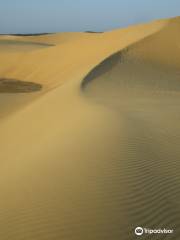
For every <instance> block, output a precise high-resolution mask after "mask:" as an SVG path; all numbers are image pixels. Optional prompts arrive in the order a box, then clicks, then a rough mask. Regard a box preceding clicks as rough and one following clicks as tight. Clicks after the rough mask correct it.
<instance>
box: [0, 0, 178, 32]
mask: <svg viewBox="0 0 180 240" xmlns="http://www.w3.org/2000/svg"><path fill="white" fill-rule="evenodd" d="M178 15H180V1H178V0H164V1H163V0H159V1H158V2H152V1H144V0H135V1H134V0H127V1H125V2H124V1H121V0H111V1H106V2H105V1H103V0H99V1H98V0H96V1H95V0H91V1H86V0H77V1H73V0H60V1H58V0H54V1H52V0H51V1H50V0H39V1H37V0H31V1H27V0H14V1H11V0H6V1H5V0H0V33H1V34H18V33H19V34H23V33H24V34H27V33H43V32H46V33H51V32H72V31H73V32H76V31H77V32H82V31H107V30H110V29H114V28H118V27H125V26H128V25H132V24H137V23H141V22H147V21H151V20H154V19H159V18H167V17H174V16H178Z"/></svg>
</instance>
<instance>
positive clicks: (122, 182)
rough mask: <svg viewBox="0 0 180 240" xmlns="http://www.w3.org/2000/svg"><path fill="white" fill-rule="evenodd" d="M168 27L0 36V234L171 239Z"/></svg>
mask: <svg viewBox="0 0 180 240" xmlns="http://www.w3.org/2000/svg"><path fill="white" fill-rule="evenodd" d="M179 27H180V18H178V17H177V18H173V19H164V20H158V21H154V22H151V23H148V24H140V25H137V26H130V27H128V28H125V29H119V30H114V31H110V32H105V33H101V34H100V33H57V34H50V35H42V36H0V41H4V43H3V44H4V47H3V50H1V48H0V53H1V54H0V79H1V80H2V79H5V81H7V82H6V85H5V86H6V87H4V85H3V88H2V83H1V82H0V107H1V108H0V133H1V137H0V160H1V168H0V192H1V198H0V212H1V218H0V239H2V240H10V239H11V240H21V239H23V240H31V239H33V240H45V239H47V240H49V239H51V240H57V239H62V240H64V239H66V240H81V239H83V240H84V239H87V240H88V239H89V240H96V239H98V240H101V239H102V240H106V239H108V240H109V239H112V240H116V239H117V240H119V239H123V240H126V239H127V240H130V239H136V236H135V234H134V229H135V227H137V226H142V227H147V228H164V227H166V228H168V229H174V231H175V232H174V233H173V234H172V235H169V236H168V238H169V239H179V237H180V207H179V200H180V191H179V189H180V177H179V170H180V162H179V159H180V150H179V143H180V127H179V119H180V111H179V104H180V95H179V90H180V82H179V81H180V79H179V71H180V65H179V62H180V46H179V42H180V34H179ZM5 41H8V44H5ZM9 41H12V45H13V46H12V47H11V48H9ZM17 41H18V44H17ZM14 42H15V43H14ZM24 42H27V44H24ZM32 42H33V44H31V46H29V43H32ZM20 43H22V45H23V47H22V48H21V44H20ZM35 43H36V44H35ZM39 43H41V44H39ZM14 44H15V45H16V46H17V45H18V47H17V48H16V46H15V45H14ZM42 44H44V45H46V46H45V47H42ZM24 45H25V46H24ZM32 45H33V46H35V45H36V47H35V48H34V47H32ZM12 81H14V82H13V84H12ZM15 83H16V84H15ZM32 86H33V87H32ZM35 86H39V88H38V89H37V88H35V89H36V90H37V91H32V90H33V89H34V87H35ZM40 86H41V87H40ZM12 89H13V90H12ZM19 89H20V91H19ZM10 90H11V91H10ZM12 91H13V92H12ZM147 237H149V236H145V237H144V239H147ZM150 237H151V239H157V236H156V235H154V236H150ZM158 237H159V236H158ZM164 237H165V236H164V235H161V236H160V238H159V239H164ZM148 239H149V238H148Z"/></svg>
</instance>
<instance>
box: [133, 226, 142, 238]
mask: <svg viewBox="0 0 180 240" xmlns="http://www.w3.org/2000/svg"><path fill="white" fill-rule="evenodd" d="M143 232H144V230H143V228H142V227H137V228H135V234H136V235H138V236H141V235H142V234H143Z"/></svg>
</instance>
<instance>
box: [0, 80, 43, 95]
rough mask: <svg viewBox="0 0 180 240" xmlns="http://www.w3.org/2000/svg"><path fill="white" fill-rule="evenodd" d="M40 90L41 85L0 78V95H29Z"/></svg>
mask: <svg viewBox="0 0 180 240" xmlns="http://www.w3.org/2000/svg"><path fill="white" fill-rule="evenodd" d="M41 89H42V85H41V84H39V83H34V82H26V81H22V80H17V79H9V78H0V93H29V92H37V91H40V90H41Z"/></svg>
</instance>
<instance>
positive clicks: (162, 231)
mask: <svg viewBox="0 0 180 240" xmlns="http://www.w3.org/2000/svg"><path fill="white" fill-rule="evenodd" d="M134 232H135V234H136V235H137V236H141V235H143V234H171V233H173V232H174V230H173V229H166V228H163V229H161V228H158V229H149V228H142V227H136V228H135V231H134Z"/></svg>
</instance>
